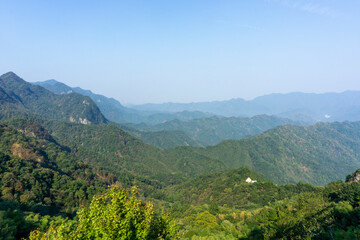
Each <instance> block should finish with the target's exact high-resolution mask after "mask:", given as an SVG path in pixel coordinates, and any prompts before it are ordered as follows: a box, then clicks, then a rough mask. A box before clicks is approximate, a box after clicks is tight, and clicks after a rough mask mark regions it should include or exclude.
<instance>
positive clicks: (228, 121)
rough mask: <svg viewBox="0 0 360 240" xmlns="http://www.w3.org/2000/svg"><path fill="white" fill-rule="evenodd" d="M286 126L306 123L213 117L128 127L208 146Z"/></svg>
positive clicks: (275, 119) (256, 117)
mask: <svg viewBox="0 0 360 240" xmlns="http://www.w3.org/2000/svg"><path fill="white" fill-rule="evenodd" d="M286 124H293V125H300V124H304V123H303V122H300V121H293V120H290V119H286V118H279V117H276V116H267V115H258V116H255V117H252V118H236V117H230V118H226V117H218V116H213V117H206V118H198V119H192V120H189V121H179V120H173V121H168V122H165V123H162V124H158V125H154V126H149V125H141V124H138V125H128V126H131V127H134V128H138V129H143V130H150V131H161V130H177V131H183V132H185V133H186V134H187V135H188V136H189V137H191V138H192V139H194V140H195V141H198V142H200V143H201V144H202V145H204V146H208V145H215V144H218V143H219V142H221V141H223V140H227V139H235V140H239V139H242V138H245V137H248V136H251V135H256V134H259V133H262V132H264V131H266V130H269V129H271V128H274V127H277V126H280V125H286Z"/></svg>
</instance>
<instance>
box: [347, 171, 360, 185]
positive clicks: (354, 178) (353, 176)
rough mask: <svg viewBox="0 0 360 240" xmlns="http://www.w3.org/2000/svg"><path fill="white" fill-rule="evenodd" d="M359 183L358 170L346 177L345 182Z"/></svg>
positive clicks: (359, 174)
mask: <svg viewBox="0 0 360 240" xmlns="http://www.w3.org/2000/svg"><path fill="white" fill-rule="evenodd" d="M359 181H360V169H358V170H357V171H356V172H354V173H353V174H350V175H348V176H347V177H346V182H359Z"/></svg>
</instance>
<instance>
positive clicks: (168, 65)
mask: <svg viewBox="0 0 360 240" xmlns="http://www.w3.org/2000/svg"><path fill="white" fill-rule="evenodd" d="M359 13H360V1H359V0H219V1H215V0H204V1H203V0H142V1H140V0H124V1H121V0H116V1H115V0H114V1H113V0H104V1H91V0H87V1H85V0H77V1H73V0H72V1H68V0H62V1H55V0H44V1H42V0H32V1H28V0H0V74H2V73H6V72H8V71H13V72H15V73H16V74H17V75H19V76H20V77H22V78H23V79H24V80H26V81H28V82H34V81H44V80H48V79H56V80H58V81H60V82H63V83H65V84H67V85H69V86H71V87H81V88H84V89H89V90H91V91H93V92H95V93H98V94H103V95H105V96H108V97H113V98H115V99H117V100H119V101H120V102H121V103H123V104H142V103H163V102H184V103H185V102H200V101H214V100H227V99H232V98H244V99H253V98H255V97H257V96H261V95H265V94H270V93H287V92H294V91H300V92H315V93H323V92H341V91H345V90H360V14H359Z"/></svg>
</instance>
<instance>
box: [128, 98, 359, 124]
mask: <svg viewBox="0 0 360 240" xmlns="http://www.w3.org/2000/svg"><path fill="white" fill-rule="evenodd" d="M132 108H134V109H136V110H141V111H164V112H178V111H203V112H209V113H213V114H216V115H222V116H227V117H231V116H243V117H251V116H255V115H259V114H268V115H277V116H281V117H287V118H291V119H293V120H298V121H307V122H314V121H345V120H349V121H356V120H360V91H346V92H342V93H324V94H314V93H300V92H296V93H288V94H270V95H265V96H262V97H257V98H255V99H254V100H250V101H246V100H244V99H241V98H237V99H232V100H228V101H214V102H199V103H163V104H143V105H134V106H132Z"/></svg>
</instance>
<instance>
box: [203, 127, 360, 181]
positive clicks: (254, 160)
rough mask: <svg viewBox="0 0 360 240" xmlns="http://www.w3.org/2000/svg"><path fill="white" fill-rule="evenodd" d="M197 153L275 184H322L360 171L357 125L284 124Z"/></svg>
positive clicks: (359, 129)
mask: <svg viewBox="0 0 360 240" xmlns="http://www.w3.org/2000/svg"><path fill="white" fill-rule="evenodd" d="M198 152H199V154H202V155H204V156H207V157H211V158H215V159H221V161H222V162H223V163H224V164H225V165H226V166H227V167H228V168H238V167H241V166H247V167H249V168H251V169H252V170H254V171H256V172H258V173H262V174H263V175H264V176H265V177H266V178H268V179H271V180H272V181H274V182H276V183H296V182H298V181H304V182H311V183H313V184H316V185H323V184H326V183H328V182H330V181H334V180H337V179H341V178H342V176H344V175H346V174H347V173H348V172H351V171H354V169H358V168H360V160H359V154H360V122H343V123H339V122H335V123H317V124H315V125H311V126H306V127H304V126H292V125H286V126H281V127H277V128H275V129H271V130H269V131H267V132H265V133H262V134H259V135H257V136H254V137H251V138H247V139H242V140H239V141H234V140H227V141H223V142H221V143H220V144H218V145H216V146H213V147H207V148H203V149H201V148H199V149H198Z"/></svg>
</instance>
